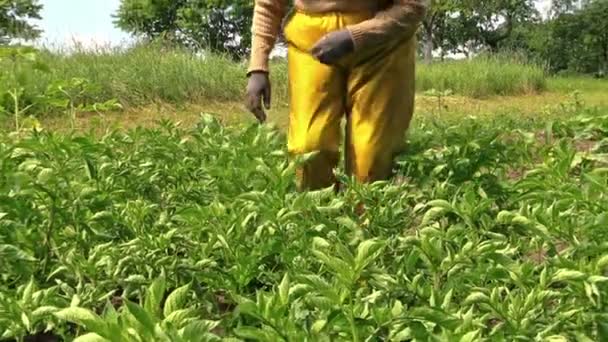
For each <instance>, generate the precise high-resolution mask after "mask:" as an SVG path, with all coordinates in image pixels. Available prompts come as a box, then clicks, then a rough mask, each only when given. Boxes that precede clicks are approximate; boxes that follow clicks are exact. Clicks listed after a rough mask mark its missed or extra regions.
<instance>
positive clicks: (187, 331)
mask: <svg viewBox="0 0 608 342" xmlns="http://www.w3.org/2000/svg"><path fill="white" fill-rule="evenodd" d="M219 324H220V322H215V321H203V320H198V321H194V322H190V323H188V325H186V327H185V328H184V331H183V333H182V337H183V338H184V339H185V340H186V341H197V340H200V339H201V336H206V337H208V339H206V340H210V339H211V336H210V333H209V332H210V331H211V330H213V329H215V328H216V327H218V326H219ZM211 340H213V339H211ZM218 340H219V338H218Z"/></svg>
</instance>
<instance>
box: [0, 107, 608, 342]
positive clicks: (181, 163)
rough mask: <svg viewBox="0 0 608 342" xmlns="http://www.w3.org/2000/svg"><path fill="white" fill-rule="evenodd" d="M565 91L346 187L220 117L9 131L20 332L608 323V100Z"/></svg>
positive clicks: (480, 335) (468, 123)
mask: <svg viewBox="0 0 608 342" xmlns="http://www.w3.org/2000/svg"><path fill="white" fill-rule="evenodd" d="M563 110H564V111H567V113H569V114H570V116H571V118H572V119H570V120H568V121H563V122H562V121H560V122H550V123H547V124H546V125H545V128H544V129H538V128H536V127H535V126H528V125H527V124H525V123H519V124H512V123H511V124H508V123H506V122H501V123H500V124H497V123H496V122H484V121H479V120H476V119H468V120H465V121H462V122H459V123H458V124H456V125H446V124H441V123H434V124H431V125H426V126H425V125H423V126H421V127H420V128H418V129H417V130H416V131H414V132H413V134H412V136H411V138H410V141H409V146H410V147H409V151H408V153H407V154H406V155H404V156H402V157H401V158H400V159H399V160H398V163H397V165H396V172H397V175H398V177H397V178H396V179H395V180H394V181H391V182H379V183H376V184H370V185H363V184H357V183H352V182H350V180H349V179H347V178H346V177H344V176H343V175H342V174H341V173H340V172H339V173H338V175H339V177H340V178H341V179H342V180H344V182H346V184H347V185H348V186H347V187H346V188H345V190H344V192H342V193H340V194H335V193H334V192H333V190H332V189H326V190H321V191H316V192H308V193H297V192H295V191H294V189H295V184H294V182H293V174H294V169H295V166H296V165H297V164H298V163H299V162H300V161H301V160H298V159H296V160H292V159H290V158H289V157H288V154H287V152H286V151H285V148H284V146H285V140H284V139H285V137H284V136H283V135H281V134H280V133H278V132H277V131H276V130H275V129H274V128H272V127H260V126H251V127H224V126H222V125H221V124H220V123H219V122H218V121H217V120H215V119H214V118H212V117H211V116H203V117H201V121H200V124H199V125H198V126H196V127H193V128H189V129H184V128H180V127H179V126H177V125H175V124H171V123H168V122H162V123H160V125H159V126H158V127H157V128H152V129H144V128H138V129H135V130H132V131H128V132H108V133H107V134H105V135H104V136H102V137H95V136H92V135H60V134H55V133H51V132H44V131H42V132H40V131H32V132H26V133H24V134H22V135H19V136H6V135H0V232H1V234H0V267H1V269H2V273H1V274H0V331H2V332H3V333H4V336H2V337H3V338H17V339H19V338H24V337H25V336H26V335H28V334H35V333H37V332H43V331H52V332H54V333H55V334H57V335H62V336H64V337H65V338H67V339H69V340H71V339H72V338H75V337H77V338H78V340H79V341H115V340H116V341H118V340H121V341H124V340H135V341H150V340H171V341H192V340H195V341H218V340H220V339H224V340H236V339H237V338H238V339H242V340H258V341H304V340H308V341H334V340H346V341H362V340H390V341H404V340H415V341H429V340H441V341H478V340H506V341H511V340H522V341H534V340H585V341H586V340H603V339H604V338H605V337H606V325H607V324H608V317H607V316H606V314H605V313H606V307H607V305H608V302H607V298H608V287H607V286H608V273H607V272H608V257H607V255H608V245H607V244H606V241H608V235H607V233H606V230H605V226H606V222H608V221H607V220H608V216H607V215H606V212H608V207H607V205H606V203H608V201H606V195H607V194H608V172H606V165H608V159H607V157H606V156H607V154H608V144H607V143H606V140H607V139H608V116H607V115H606V114H605V113H598V112H595V111H592V110H586V109H585V108H584V107H582V106H581V104H580V103H579V102H578V101H573V102H572V103H569V104H565V105H564V108H563ZM359 204H361V205H363V206H364V207H365V210H364V211H363V212H362V211H360V210H357V207H358V205H359ZM68 323H71V324H68Z"/></svg>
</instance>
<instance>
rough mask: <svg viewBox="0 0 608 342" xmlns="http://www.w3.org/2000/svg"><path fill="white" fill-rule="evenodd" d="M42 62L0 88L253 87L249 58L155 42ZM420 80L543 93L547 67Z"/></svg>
mask: <svg viewBox="0 0 608 342" xmlns="http://www.w3.org/2000/svg"><path fill="white" fill-rule="evenodd" d="M40 62H42V63H44V64H45V65H47V66H48V71H47V72H42V71H39V70H36V69H34V68H32V67H31V66H30V65H27V64H26V65H19V64H15V63H13V62H12V61H10V60H8V59H7V60H5V61H4V62H0V63H1V66H2V68H0V86H1V87H2V88H1V89H0V90H10V89H12V88H15V87H22V88H23V90H24V92H23V101H24V104H30V103H35V102H36V99H37V97H39V96H40V94H43V93H45V92H46V91H47V89H48V88H49V87H52V86H53V85H55V84H56V83H57V82H65V81H68V80H71V79H73V78H79V79H85V80H87V81H88V82H89V83H90V85H91V86H90V88H89V89H88V90H87V92H86V94H85V95H83V96H81V98H79V101H81V102H93V101H96V102H104V101H107V100H109V99H112V98H115V99H117V100H118V101H119V102H120V103H122V104H123V105H124V106H126V107H133V106H142V105H147V104H151V103H155V102H164V103H169V104H177V105H179V104H184V103H196V104H201V103H206V102H210V101H214V102H226V101H232V102H234V101H239V100H240V99H241V98H242V94H243V89H244V88H245V84H246V79H245V70H246V69H245V65H244V64H243V63H235V62H232V61H230V60H228V59H226V58H223V57H219V56H214V55H211V56H207V57H200V56H193V55H191V54H188V53H186V52H182V51H179V50H169V51H163V50H160V49H159V48H153V47H139V48H135V49H132V50H128V51H121V50H104V49H101V50H99V51H95V52H90V51H76V52H73V53H70V54H58V53H50V52H46V53H43V54H42V55H41V56H40ZM286 69H287V68H286V65H285V63H284V62H281V61H277V62H275V63H273V66H272V77H273V82H274V83H273V84H274V95H275V96H274V99H275V103H276V104H277V105H278V106H281V105H284V104H285V103H286V102H287V71H286ZM417 80H418V82H417V85H418V90H419V91H420V92H425V91H427V90H431V89H436V90H438V91H447V90H450V91H452V92H453V93H454V94H457V95H462V96H467V97H474V98H483V97H489V96H493V95H527V94H536V93H540V92H542V91H543V90H545V89H546V78H545V75H544V72H543V70H542V69H540V68H539V67H536V66H530V65H526V64H523V63H519V62H517V61H515V60H508V59H500V58H479V59H476V60H474V61H461V62H451V63H443V64H435V65H431V66H424V65H420V66H419V67H418V72H417ZM0 105H3V106H4V107H9V106H10V102H9V101H8V100H7V99H4V100H3V101H2V102H0ZM40 111H44V108H40Z"/></svg>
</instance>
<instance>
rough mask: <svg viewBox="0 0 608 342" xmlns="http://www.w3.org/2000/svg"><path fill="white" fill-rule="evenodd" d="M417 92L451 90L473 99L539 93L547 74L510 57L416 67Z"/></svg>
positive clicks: (543, 86)
mask: <svg viewBox="0 0 608 342" xmlns="http://www.w3.org/2000/svg"><path fill="white" fill-rule="evenodd" d="M417 69H418V73H417V79H416V86H417V88H418V90H422V91H429V90H432V89H436V90H437V91H440V92H444V91H448V90H451V91H453V92H454V93H456V94H459V95H465V96H470V97H475V98H480V97H486V96H491V95H515V94H529V93H535V92H542V91H543V90H545V88H546V75H545V72H544V71H543V69H542V68H540V67H538V66H535V65H533V64H527V63H523V62H520V61H518V60H516V59H512V58H503V57H498V56H494V57H478V58H475V59H472V60H463V61H449V62H444V63H436V64H432V65H425V64H421V65H419V66H418V67H417Z"/></svg>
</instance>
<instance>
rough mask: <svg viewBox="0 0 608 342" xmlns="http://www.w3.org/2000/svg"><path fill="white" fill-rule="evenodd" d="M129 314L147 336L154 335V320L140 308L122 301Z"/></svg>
mask: <svg viewBox="0 0 608 342" xmlns="http://www.w3.org/2000/svg"><path fill="white" fill-rule="evenodd" d="M124 302H125V304H126V306H127V309H128V310H129V313H131V315H133V317H135V319H136V320H137V321H138V322H139V323H140V324H141V325H142V326H143V327H144V329H145V330H146V332H147V333H148V334H152V333H154V325H155V323H154V319H153V318H152V316H151V315H150V314H149V313H148V312H146V311H145V310H144V309H143V308H142V307H141V306H139V305H137V304H135V303H132V302H131V301H129V300H125V301H124Z"/></svg>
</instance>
